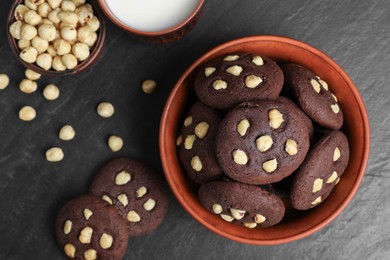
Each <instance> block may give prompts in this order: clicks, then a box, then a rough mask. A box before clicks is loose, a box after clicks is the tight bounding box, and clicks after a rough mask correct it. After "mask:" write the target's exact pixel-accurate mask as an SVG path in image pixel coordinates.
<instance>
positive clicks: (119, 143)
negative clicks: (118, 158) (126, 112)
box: [108, 135, 123, 152]
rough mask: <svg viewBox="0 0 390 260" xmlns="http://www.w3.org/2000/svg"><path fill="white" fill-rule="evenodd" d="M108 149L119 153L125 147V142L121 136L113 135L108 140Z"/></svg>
mask: <svg viewBox="0 0 390 260" xmlns="http://www.w3.org/2000/svg"><path fill="white" fill-rule="evenodd" d="M108 147H110V149H111V151H113V152H118V151H119V150H121V149H122V147H123V140H122V138H120V137H119V136H116V135H112V136H110V137H109V138H108Z"/></svg>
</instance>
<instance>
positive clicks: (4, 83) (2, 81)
mask: <svg viewBox="0 0 390 260" xmlns="http://www.w3.org/2000/svg"><path fill="white" fill-rule="evenodd" d="M8 84H9V77H8V75H7V74H0V90H2V89H5V88H6V87H8Z"/></svg>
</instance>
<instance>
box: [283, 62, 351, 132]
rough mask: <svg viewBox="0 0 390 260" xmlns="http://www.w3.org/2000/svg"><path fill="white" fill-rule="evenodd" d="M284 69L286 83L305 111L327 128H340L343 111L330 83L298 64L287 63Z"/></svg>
mask: <svg viewBox="0 0 390 260" xmlns="http://www.w3.org/2000/svg"><path fill="white" fill-rule="evenodd" d="M282 69H283V72H284V76H285V78H286V83H287V84H288V85H289V86H290V87H291V89H292V91H293V93H294V96H295V98H296V99H297V101H298V103H299V105H300V106H301V108H302V109H303V111H305V112H306V113H307V115H308V116H309V117H310V118H311V119H313V120H314V121H315V122H317V123H318V124H320V125H322V126H324V127H326V128H329V129H332V130H338V129H340V127H341V126H342V124H343V120H344V118H343V112H342V111H341V108H340V107H339V104H338V100H337V97H336V96H335V95H334V94H333V93H332V92H331V91H330V89H329V87H328V84H327V83H326V82H325V81H324V80H322V79H320V77H318V76H316V75H315V74H314V73H313V72H312V71H310V70H308V69H306V68H304V67H302V66H300V65H297V64H292V63H290V64H286V65H284V66H283V67H282Z"/></svg>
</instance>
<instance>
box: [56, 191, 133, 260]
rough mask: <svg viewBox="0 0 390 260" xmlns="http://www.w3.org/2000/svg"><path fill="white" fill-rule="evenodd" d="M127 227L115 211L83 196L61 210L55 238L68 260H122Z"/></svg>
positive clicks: (89, 197) (102, 203)
mask: <svg viewBox="0 0 390 260" xmlns="http://www.w3.org/2000/svg"><path fill="white" fill-rule="evenodd" d="M126 227H127V223H126V221H125V220H124V219H123V218H122V217H121V216H120V215H119V212H118V211H117V209H116V208H115V207H112V206H110V205H108V204H107V203H104V202H103V201H102V200H100V199H99V198H97V197H95V196H92V195H83V196H80V197H78V198H76V199H73V200H71V201H69V202H68V203H66V204H65V205H64V206H63V207H62V209H61V210H60V212H59V214H58V216H57V221H56V236H57V240H58V243H59V246H60V248H61V249H62V250H63V251H64V253H65V254H66V255H67V257H68V258H69V259H83V260H84V259H85V260H92V259H122V257H123V256H124V255H125V253H126V249H127V246H128V239H129V232H128V230H127V228H126Z"/></svg>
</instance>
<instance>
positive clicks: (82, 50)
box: [72, 42, 90, 61]
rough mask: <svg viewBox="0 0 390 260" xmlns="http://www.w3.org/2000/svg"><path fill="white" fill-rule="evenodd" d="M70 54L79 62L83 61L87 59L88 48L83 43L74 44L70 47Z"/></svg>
mask: <svg viewBox="0 0 390 260" xmlns="http://www.w3.org/2000/svg"><path fill="white" fill-rule="evenodd" d="M72 53H73V55H74V56H75V57H76V58H77V59H78V60H79V61H84V60H86V59H87V58H88V57H89V54H90V53H89V46H88V45H87V44H85V43H80V42H79V43H76V44H75V45H73V47H72Z"/></svg>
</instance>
